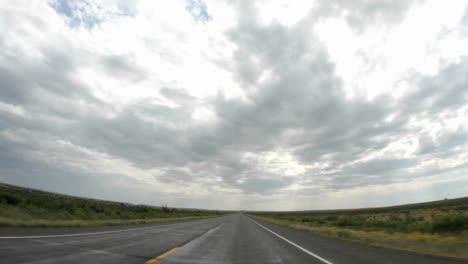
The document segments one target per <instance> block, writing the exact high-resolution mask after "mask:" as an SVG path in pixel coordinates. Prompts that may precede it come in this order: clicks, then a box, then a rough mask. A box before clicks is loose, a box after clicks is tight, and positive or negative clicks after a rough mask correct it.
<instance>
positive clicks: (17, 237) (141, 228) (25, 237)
mask: <svg viewBox="0 0 468 264" xmlns="http://www.w3.org/2000/svg"><path fill="white" fill-rule="evenodd" d="M197 220H198V219H197ZM202 220H203V219H202ZM180 223H182V222H179V223H171V224H162V225H155V226H148V227H140V228H129V229H120V230H111V231H101V232H89V233H76V234H73V233H72V234H60V235H43V236H41V235H38V236H3V237H0V239H31V238H54V237H74V236H91V235H103V234H112V233H120V232H128V231H135V230H145V229H153V228H158V227H166V226H173V225H178V224H180Z"/></svg>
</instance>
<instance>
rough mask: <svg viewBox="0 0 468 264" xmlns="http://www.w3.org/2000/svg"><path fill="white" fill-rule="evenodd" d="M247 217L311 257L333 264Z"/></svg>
mask: <svg viewBox="0 0 468 264" xmlns="http://www.w3.org/2000/svg"><path fill="white" fill-rule="evenodd" d="M247 218H248V217H247ZM248 219H249V220H250V221H252V222H254V223H255V224H257V225H258V226H260V227H262V228H264V229H265V230H267V231H270V232H271V233H272V234H273V235H275V236H277V237H279V238H281V239H283V240H284V241H286V242H288V243H289V244H291V245H293V246H295V247H297V248H298V249H300V250H302V251H304V252H305V253H307V254H309V255H311V256H313V257H315V258H317V259H319V260H321V261H322V262H324V263H327V264H333V263H332V262H330V261H328V260H326V259H324V258H322V257H320V256H319V255H317V254H314V253H312V252H310V251H309V250H307V249H305V248H303V247H301V246H299V245H298V244H296V243H294V242H292V241H290V240H288V239H286V238H284V237H282V236H280V235H278V234H277V233H275V232H273V231H271V230H270V229H268V228H266V227H264V226H263V225H261V224H259V223H257V222H255V221H254V220H252V219H250V218H248Z"/></svg>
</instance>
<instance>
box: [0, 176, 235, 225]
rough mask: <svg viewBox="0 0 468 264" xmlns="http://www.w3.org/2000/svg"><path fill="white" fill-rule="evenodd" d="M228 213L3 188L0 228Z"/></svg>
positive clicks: (126, 222)
mask: <svg viewBox="0 0 468 264" xmlns="http://www.w3.org/2000/svg"><path fill="white" fill-rule="evenodd" d="M223 214H226V212H221V211H214V210H197V209H175V208H169V207H167V206H161V207H154V206H146V205H133V204H128V203H119V202H110V201H102V200H96V199H87V198H80V197H73V196H67V195H62V194H56V193H50V192H44V191H39V190H33V189H28V188H22V187H17V186H12V185H6V184H0V226H9V227H81V226H110V225H131V224H146V223H159V222H169V221H178V220H190V219H199V218H204V217H214V216H220V215H223Z"/></svg>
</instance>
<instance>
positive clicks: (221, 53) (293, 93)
mask: <svg viewBox="0 0 468 264" xmlns="http://www.w3.org/2000/svg"><path fill="white" fill-rule="evenodd" d="M0 32H1V34H0V181H1V182H4V183H9V184H15V185H20V186H27V187H33V188H39V189H44V190H49V191H54V192H60V193H65V194H72V195H78V196H85V197H93V198H99V199H107V200H116V201H126V202H132V203H142V204H150V205H164V204H165V205H168V206H172V207H197V208H211V209H213V208H217V209H263V210H297V209H324V208H352V207H368V206H385V205H393V204H401V203H410V202H420V201H428V200H436V199H443V198H453V197H460V196H466V195H468V56H467V55H468V48H467V47H468V1H458V0H453V1H440V0H433V1H421V0H412V1H410V0H350V1H347V0H333V1H330V0H316V1H311V0H306V1H302V2H300V1H291V0H285V1H279V0H271V1H267V0H259V1H248V0H246V1H221V0H206V1H202V0H182V1H173V0H171V1H143V0H140V1H125V0H76V1H68V0H50V1H45V0H43V1H39V0H38V1H31V0H16V1H1V2H0Z"/></svg>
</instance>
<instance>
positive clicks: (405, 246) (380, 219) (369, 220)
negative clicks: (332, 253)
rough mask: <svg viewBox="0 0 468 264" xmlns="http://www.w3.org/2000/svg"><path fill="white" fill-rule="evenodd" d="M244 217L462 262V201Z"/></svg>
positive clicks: (465, 252)
mask: <svg viewBox="0 0 468 264" xmlns="http://www.w3.org/2000/svg"><path fill="white" fill-rule="evenodd" d="M249 214H250V215H252V216H254V217H257V218H259V219H263V220H266V221H270V222H273V223H277V224H281V225H287V226H290V227H293V228H296V229H301V230H307V231H311V232H313V233H316V234H320V235H324V236H328V237H333V238H339V239H345V240H351V241H355V242H359V243H362V244H367V245H372V246H379V247H385V248H391V249H397V250H403V251H409V252H414V253H419V254H424V255H431V256H437V257H444V258H452V259H461V260H468V198H459V199H452V200H444V201H437V202H431V203H422V204H413V205H403V206H394V207H382V208H366V209H354V210H324V211H303V212H251V213H249Z"/></svg>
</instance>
